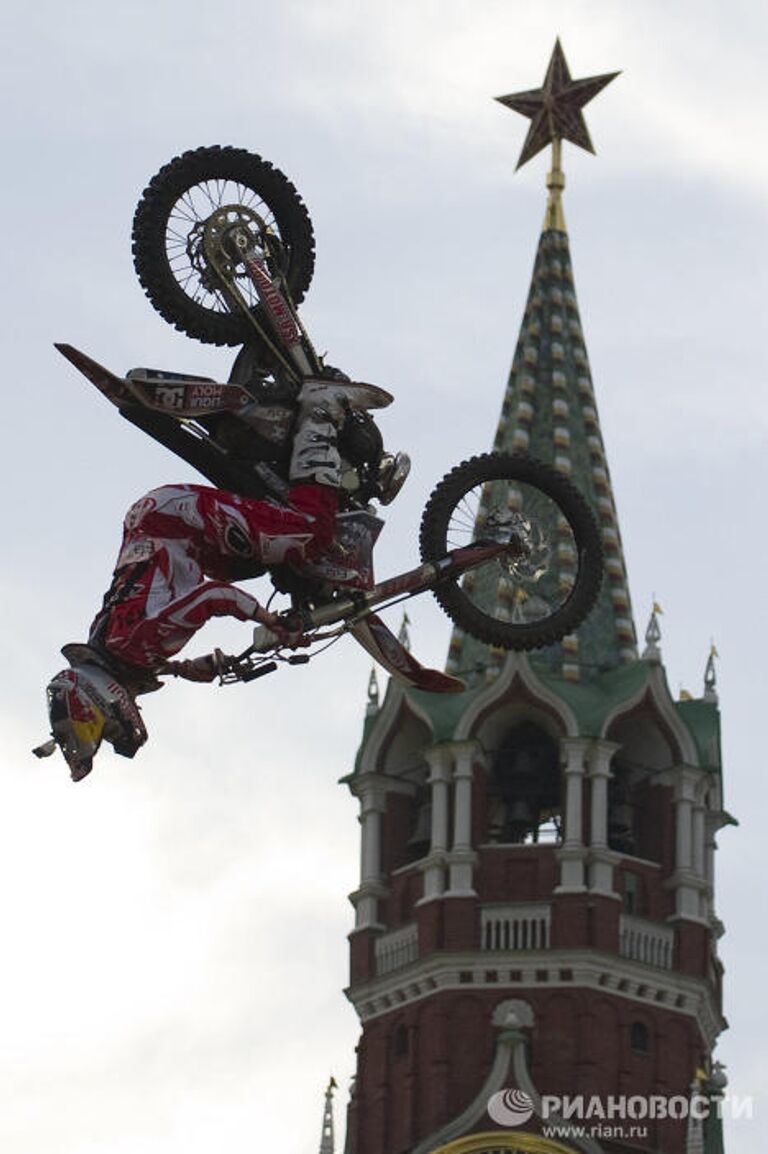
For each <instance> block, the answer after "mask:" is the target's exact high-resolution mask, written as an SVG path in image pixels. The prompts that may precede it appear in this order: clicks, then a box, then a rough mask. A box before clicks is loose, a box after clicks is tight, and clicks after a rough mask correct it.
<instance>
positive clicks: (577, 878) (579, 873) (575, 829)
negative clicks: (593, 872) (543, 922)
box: [555, 737, 589, 894]
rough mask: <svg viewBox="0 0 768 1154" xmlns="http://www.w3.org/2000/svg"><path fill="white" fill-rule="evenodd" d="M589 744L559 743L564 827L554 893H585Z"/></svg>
mask: <svg viewBox="0 0 768 1154" xmlns="http://www.w3.org/2000/svg"><path fill="white" fill-rule="evenodd" d="M588 745H589V741H588V739H587V738H584V737H565V738H563V740H562V741H561V743H560V751H561V757H562V761H563V774H564V776H565V815H564V817H565V828H564V837H563V844H562V846H561V847H560V849H559V850H558V853H557V856H558V860H559V862H560V884H559V886H558V887H557V889H556V890H555V893H558V894H562V893H583V892H584V890H585V889H586V886H585V885H584V863H585V859H586V856H587V851H586V847H585V845H584V837H583V834H582V828H583V818H584V814H583V804H582V800H583V791H584V758H585V755H586V752H587V747H588Z"/></svg>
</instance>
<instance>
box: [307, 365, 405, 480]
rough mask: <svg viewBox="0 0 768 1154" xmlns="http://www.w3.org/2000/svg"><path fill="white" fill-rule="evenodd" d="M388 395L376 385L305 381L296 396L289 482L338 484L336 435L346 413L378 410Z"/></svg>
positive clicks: (386, 402)
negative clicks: (297, 401) (296, 410)
mask: <svg viewBox="0 0 768 1154" xmlns="http://www.w3.org/2000/svg"><path fill="white" fill-rule="evenodd" d="M391 401H392V396H391V394H390V393H388V392H386V390H385V389H380V388H378V386H376V385H366V384H361V383H356V382H352V381H349V382H342V381H322V380H320V381H315V380H312V381H306V382H305V384H304V385H303V387H302V390H301V392H300V393H299V415H298V421H297V426H296V432H295V434H294V438H293V455H292V457H291V467H290V473H289V477H290V481H291V484H292V485H295V484H315V485H327V486H330V487H331V488H335V489H338V487H339V485H340V484H341V458H340V456H339V449H338V443H337V441H338V432H339V429H340V428H341V426H342V425H343V423H344V421H345V420H346V417H347V414H348V413H350V412H354V411H359V410H362V409H380V408H384V406H385V405H388V404H390V402H391Z"/></svg>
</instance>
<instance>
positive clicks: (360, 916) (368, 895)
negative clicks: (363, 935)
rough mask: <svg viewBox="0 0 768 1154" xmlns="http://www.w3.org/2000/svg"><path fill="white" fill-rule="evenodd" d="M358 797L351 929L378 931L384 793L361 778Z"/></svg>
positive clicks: (376, 784) (378, 785)
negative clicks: (357, 854) (357, 864)
mask: <svg viewBox="0 0 768 1154" xmlns="http://www.w3.org/2000/svg"><path fill="white" fill-rule="evenodd" d="M358 789H359V797H360V888H359V889H358V891H357V893H355V894H354V895H353V897H352V900H353V901H354V903H355V911H356V918H355V929H358V930H361V929H366V928H370V927H376V928H380V923H379V920H378V915H379V898H380V897H381V896H382V895H383V894H384V893H385V892H386V891H385V889H384V886H383V885H382V881H381V815H382V813H383V812H384V807H385V801H384V790H383V789H382V787H381V785H380V783H379V782H377V781H366V780H365V778H361V780H360V783H359V786H358Z"/></svg>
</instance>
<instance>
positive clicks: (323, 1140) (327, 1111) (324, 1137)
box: [319, 1077, 338, 1154]
mask: <svg viewBox="0 0 768 1154" xmlns="http://www.w3.org/2000/svg"><path fill="white" fill-rule="evenodd" d="M337 1085H338V1084H337V1082H336V1079H335V1078H333V1077H331V1079H330V1081H329V1082H328V1085H327V1086H326V1088H325V1105H324V1106H323V1129H322V1132H321V1135H320V1151H319V1154H334V1152H335V1150H336V1140H335V1138H334V1133H333V1091H334V1090H335V1089H336V1088H337Z"/></svg>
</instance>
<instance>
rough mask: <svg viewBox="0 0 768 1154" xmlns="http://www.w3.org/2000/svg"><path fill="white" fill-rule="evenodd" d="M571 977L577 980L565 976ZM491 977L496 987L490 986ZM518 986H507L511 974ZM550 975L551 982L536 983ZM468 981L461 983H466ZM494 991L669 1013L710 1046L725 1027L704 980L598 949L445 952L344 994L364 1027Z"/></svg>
mask: <svg viewBox="0 0 768 1154" xmlns="http://www.w3.org/2000/svg"><path fill="white" fill-rule="evenodd" d="M561 970H569V971H571V973H572V975H573V978H572V980H565V979H563V978H561V977H560V971H561ZM489 971H490V972H492V973H494V974H495V975H496V976H497V980H495V981H488V980H487V978H486V975H487V973H488V972H489ZM511 971H513V972H515V973H516V974H519V975H520V977H519V980H515V981H510V977H509V975H510V972H511ZM538 973H546V975H547V980H546V981H541V980H539V979H538V978H537V974H538ZM463 975H464V976H466V977H467V978H469V979H471V980H469V981H467V980H464V978H463V977H462V976H463ZM478 989H482V990H490V991H495V992H496V993H497V994H499V996H502V995H504V994H507V995H514V994H517V993H519V994H520V995H521V996H523V993H524V991H525V990H531V989H538V990H548V989H549V990H552V989H569V990H579V989H588V990H591V991H593V992H596V993H599V992H601V991H602V992H604V993H607V994H611V995H612V996H614V997H619V998H623V999H625V1000H627V1001H630V1002H633V1003H634V1004H640V1005H643V1004H646V1005H651V1006H657V1007H661V1008H663V1009H665V1010H671V1011H672V1012H674V1013H679V1014H681V1015H682V1016H684V1017H688V1018H692V1019H693V1020H694V1021H695V1022H696V1024H697V1026H698V1028H699V1030H700V1032H701V1035H702V1037H703V1039H704V1041H705V1043H706V1045H707V1046H709V1047H712V1046H714V1044H715V1041H716V1040H717V1037H718V1035H719V1034H720V1032H721V1031H722V1030H723V1029H725V1028H726V1025H727V1023H726V1022H725V1020H724V1018H723V1017H722V1015H721V1013H720V1011H719V1009H718V1007H717V1005H716V1003H715V1000H714V995H713V991H712V990H711V988H710V986H709V984H708V983H707V982H706V981H705V980H704V979H702V978H693V977H690V976H689V975H687V974H680V973H678V972H677V971H676V970H662V969H658V968H656V967H652V966H648V965H645V964H644V963H642V962H636V961H633V960H632V959H630V958H621V957H617V956H616V955H615V954H609V953H603V952H601V951H599V950H568V949H563V950H551V949H550V950H536V951H533V950H532V951H528V952H526V954H525V956H524V957H523V956H521V955H520V954H519V953H515V952H506V951H493V952H485V951H476V950H473V951H471V952H461V953H458V952H457V953H448V952H445V953H441V954H440V955H435V954H433V955H430V956H429V957H427V958H422V959H421V960H419V961H418V962H415V963H414V964H413V965H410V966H408V967H406V968H404V969H403V970H398V971H397V972H395V973H393V974H388V975H386V976H385V977H382V978H378V979H372V980H371V981H369V982H365V983H363V984H360V985H356V986H354V987H351V988H349V989H348V990H347V991H346V993H347V997H348V998H349V1000H350V1001H351V1002H352V1004H353V1005H354V1007H355V1009H356V1011H357V1013H358V1016H359V1018H360V1020H361V1022H363V1023H364V1022H367V1021H369V1020H371V1019H374V1018H377V1017H379V1016H381V1015H382V1014H386V1013H389V1012H390V1011H391V1010H393V1009H396V1008H397V1007H399V1006H402V1005H405V1004H411V1003H415V1002H419V1001H423V1000H424V999H425V998H428V997H431V996H432V995H433V994H434V993H435V992H437V991H443V990H463V991H465V992H466V991H468V990H478Z"/></svg>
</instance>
